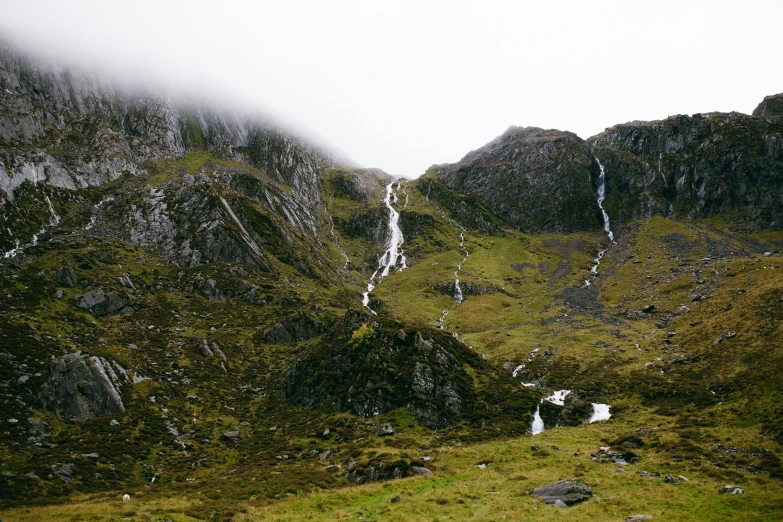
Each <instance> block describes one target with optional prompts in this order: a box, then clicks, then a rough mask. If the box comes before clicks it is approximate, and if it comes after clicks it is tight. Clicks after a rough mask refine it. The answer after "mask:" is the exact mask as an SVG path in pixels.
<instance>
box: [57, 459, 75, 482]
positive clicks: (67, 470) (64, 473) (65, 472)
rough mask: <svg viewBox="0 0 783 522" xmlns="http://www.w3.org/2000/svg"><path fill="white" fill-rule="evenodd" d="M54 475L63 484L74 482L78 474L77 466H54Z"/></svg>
mask: <svg viewBox="0 0 783 522" xmlns="http://www.w3.org/2000/svg"><path fill="white" fill-rule="evenodd" d="M52 473H53V474H54V475H55V476H56V477H57V478H59V479H60V480H62V481H63V482H66V483H68V482H72V481H73V479H74V476H75V474H76V466H75V465H73V464H71V463H67V464H53V465H52Z"/></svg>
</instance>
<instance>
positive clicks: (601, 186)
mask: <svg viewBox="0 0 783 522" xmlns="http://www.w3.org/2000/svg"><path fill="white" fill-rule="evenodd" d="M595 161H596V163H598V167H599V168H600V169H601V173H600V174H599V175H598V208H600V209H601V215H602V216H603V218H604V231H605V232H606V235H607V236H608V237H609V241H610V245H609V246H608V247H606V248H605V249H603V250H601V251H600V252H598V257H596V258H595V259H594V260H593V267H592V268H591V269H590V275H591V276H593V277H596V276H597V275H598V265H600V264H601V260H602V259H603V257H604V254H606V251H607V250H609V248H610V247H611V246H612V245H613V244H614V232H612V228H611V226H610V223H609V214H607V213H606V210H605V209H604V199H606V171H605V170H604V166H603V165H602V164H601V162H600V161H599V160H598V158H595ZM585 286H590V280H589V279H585Z"/></svg>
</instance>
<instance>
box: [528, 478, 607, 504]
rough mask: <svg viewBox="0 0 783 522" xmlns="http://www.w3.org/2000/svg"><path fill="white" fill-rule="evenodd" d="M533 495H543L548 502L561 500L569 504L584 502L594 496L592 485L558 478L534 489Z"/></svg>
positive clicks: (552, 502)
mask: <svg viewBox="0 0 783 522" xmlns="http://www.w3.org/2000/svg"><path fill="white" fill-rule="evenodd" d="M533 496H535V497H541V498H543V499H544V501H545V502H546V503H547V504H554V503H555V502H556V501H558V500H559V501H561V502H563V503H564V504H565V505H567V506H572V505H574V504H578V503H579V502H584V501H585V500H587V499H589V498H590V497H592V496H593V491H592V490H591V489H590V486H588V485H587V484H584V483H582V482H574V481H573V480H558V481H557V482H555V483H554V484H548V485H546V486H541V487H538V488H536V489H534V490H533Z"/></svg>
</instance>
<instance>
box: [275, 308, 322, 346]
mask: <svg viewBox="0 0 783 522" xmlns="http://www.w3.org/2000/svg"><path fill="white" fill-rule="evenodd" d="M321 333H323V327H322V326H321V324H320V323H319V322H318V319H316V318H315V317H313V316H312V315H310V314H306V313H298V314H295V315H292V316H289V317H287V318H286V319H285V320H284V321H283V322H282V323H277V324H276V325H274V326H273V327H272V328H271V329H270V330H269V331H268V332H267V333H266V336H265V340H266V342H267V343H269V344H288V343H296V342H300V341H307V340H308V339H312V338H313V337H317V336H319V335H321Z"/></svg>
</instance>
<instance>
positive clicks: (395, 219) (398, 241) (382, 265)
mask: <svg viewBox="0 0 783 522" xmlns="http://www.w3.org/2000/svg"><path fill="white" fill-rule="evenodd" d="M400 186H401V185H400V183H399V182H398V183H397V187H398V188H399V187H400ZM384 203H385V204H386V208H388V209H389V241H388V242H387V244H386V245H387V248H386V252H384V253H383V255H382V256H381V257H380V259H378V269H377V270H376V271H375V272H373V274H372V277H370V281H369V282H368V283H367V291H366V292H364V293H363V294H362V304H363V305H364V306H365V308H367V309H368V310H369V311H371V312H372V313H373V314H374V313H375V310H373V309H372V308H370V292H372V291H373V290H374V289H375V287H376V286H377V284H378V283H380V282H381V281H383V279H384V278H385V277H386V276H388V275H389V271H390V270H391V269H392V268H393V267H398V268H397V270H398V271H400V270H405V269H406V268H408V265H407V261H406V259H405V255H404V251H403V250H402V248H401V247H402V244H403V242H404V238H403V237H402V229H401V228H400V213H399V212H397V211H396V210H394V206H393V205H392V203H397V195H396V194H395V193H394V182H393V181H392V182H391V183H389V184H388V185H386V198H385V199H384ZM378 272H380V275H378ZM376 277H377V278H378V280H377V281H376Z"/></svg>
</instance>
